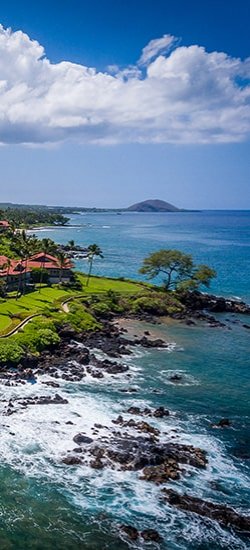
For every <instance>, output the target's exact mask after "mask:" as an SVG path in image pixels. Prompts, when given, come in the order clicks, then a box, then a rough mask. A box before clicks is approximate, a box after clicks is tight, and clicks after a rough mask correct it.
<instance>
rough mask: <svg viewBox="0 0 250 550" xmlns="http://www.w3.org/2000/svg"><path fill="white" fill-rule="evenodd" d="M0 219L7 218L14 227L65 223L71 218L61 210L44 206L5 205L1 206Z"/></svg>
mask: <svg viewBox="0 0 250 550" xmlns="http://www.w3.org/2000/svg"><path fill="white" fill-rule="evenodd" d="M0 219H1V220H7V221H8V222H9V223H10V224H11V226H12V227H17V228H19V227H23V228H25V227H30V226H32V227H35V226H39V225H65V224H66V223H67V222H68V221H69V218H67V217H65V216H63V214H61V213H60V212H57V211H51V210H49V209H42V208H37V209H35V208H28V207H19V208H17V207H5V208H3V207H2V208H0Z"/></svg>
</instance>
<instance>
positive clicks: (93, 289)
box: [78, 273, 142, 294]
mask: <svg viewBox="0 0 250 550" xmlns="http://www.w3.org/2000/svg"><path fill="white" fill-rule="evenodd" d="M78 278H79V280H80V281H81V283H82V285H83V292H84V293H86V294H98V293H100V292H107V290H113V291H114V292H120V293H121V294H123V293H124V294H134V293H136V292H139V291H140V290H142V285H141V284H140V283H136V282H135V283H134V282H130V281H119V280H118V279H107V278H104V277H91V278H90V281H89V286H87V287H86V280H87V277H86V275H82V274H79V273H78Z"/></svg>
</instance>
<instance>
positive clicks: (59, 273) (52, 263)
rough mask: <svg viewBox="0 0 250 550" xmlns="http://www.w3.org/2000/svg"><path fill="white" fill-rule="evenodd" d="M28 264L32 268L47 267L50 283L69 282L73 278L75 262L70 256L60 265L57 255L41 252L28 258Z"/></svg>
mask: <svg viewBox="0 0 250 550" xmlns="http://www.w3.org/2000/svg"><path fill="white" fill-rule="evenodd" d="M27 265H28V267H29V269H31V270H32V269H41V268H42V269H46V271H47V272H48V274H49V282H50V283H59V282H62V283H68V282H69V281H70V279H71V278H72V268H73V264H72V262H71V261H70V260H69V259H68V258H67V259H66V260H65V263H64V264H63V265H60V261H59V259H58V258H56V256H51V254H44V252H39V253H38V254H35V255H34V256H31V257H30V258H29V259H28V261H27Z"/></svg>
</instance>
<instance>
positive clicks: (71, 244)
mask: <svg viewBox="0 0 250 550" xmlns="http://www.w3.org/2000/svg"><path fill="white" fill-rule="evenodd" d="M75 245H76V243H75V241H74V240H73V239H71V240H70V241H68V246H69V248H71V249H73V248H75Z"/></svg>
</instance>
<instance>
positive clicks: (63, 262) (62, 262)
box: [56, 252, 69, 284]
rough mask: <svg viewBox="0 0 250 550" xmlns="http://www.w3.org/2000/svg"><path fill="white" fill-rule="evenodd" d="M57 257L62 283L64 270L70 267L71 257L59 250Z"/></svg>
mask: <svg viewBox="0 0 250 550" xmlns="http://www.w3.org/2000/svg"><path fill="white" fill-rule="evenodd" d="M56 257H57V260H58V264H59V268H60V273H59V283H60V284H61V282H62V272H63V269H65V268H66V267H68V265H69V259H68V257H67V256H66V254H64V252H58V253H57V255H56Z"/></svg>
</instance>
